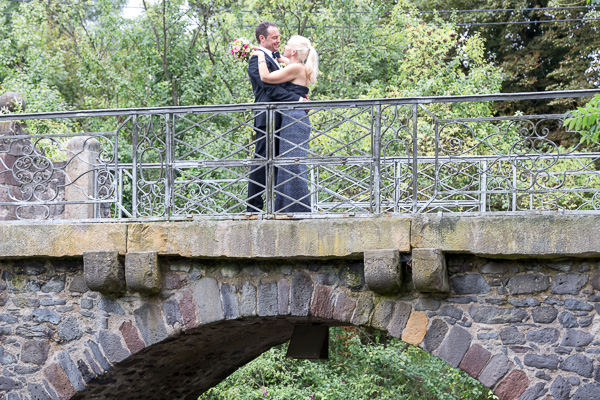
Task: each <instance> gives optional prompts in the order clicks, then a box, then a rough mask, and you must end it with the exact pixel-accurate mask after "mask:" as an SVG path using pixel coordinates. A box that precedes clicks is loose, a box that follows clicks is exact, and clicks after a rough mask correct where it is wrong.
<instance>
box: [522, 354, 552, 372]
mask: <svg viewBox="0 0 600 400" xmlns="http://www.w3.org/2000/svg"><path fill="white" fill-rule="evenodd" d="M523 363H524V364H525V365H527V366H528V367H533V368H538V369H549V370H552V371H554V370H555V369H556V368H558V356H557V355H555V354H550V355H546V354H525V358H524V360H523Z"/></svg>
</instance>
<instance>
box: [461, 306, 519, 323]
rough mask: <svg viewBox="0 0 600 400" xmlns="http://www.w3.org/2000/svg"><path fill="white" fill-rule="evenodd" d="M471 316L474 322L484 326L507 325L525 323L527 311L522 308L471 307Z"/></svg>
mask: <svg viewBox="0 0 600 400" xmlns="http://www.w3.org/2000/svg"><path fill="white" fill-rule="evenodd" d="M469 314H470V315H471V318H473V321H475V322H477V323H482V324H507V323H515V322H523V321H525V319H527V317H528V315H527V311H525V310H524V309H521V308H500V307H494V306H471V307H470V308H469Z"/></svg>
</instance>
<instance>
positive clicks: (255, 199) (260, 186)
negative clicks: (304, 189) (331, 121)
mask: <svg viewBox="0 0 600 400" xmlns="http://www.w3.org/2000/svg"><path fill="white" fill-rule="evenodd" d="M265 60H266V62H267V67H268V69H269V71H275V70H277V69H279V68H278V66H277V65H276V64H275V62H274V61H273V60H272V59H271V58H270V57H269V56H268V55H266V56H265ZM248 76H249V77H250V82H251V83H252V92H254V102H255V103H273V102H282V101H298V100H299V96H298V95H297V94H294V93H291V92H289V91H287V90H286V89H285V88H284V86H285V84H281V85H270V84H268V83H264V82H263V81H261V80H260V74H259V73H258V57H252V58H251V59H250V62H249V63H248ZM280 127H281V114H279V113H275V130H278V129H279V128H280ZM254 132H255V133H256V147H255V150H254V153H255V156H254V159H261V160H263V159H265V158H266V156H267V140H266V137H265V134H266V132H267V114H266V112H255V113H254ZM274 144H275V156H277V155H278V154H279V149H278V147H279V146H278V144H279V141H278V140H275V141H274ZM266 173H267V171H266V168H265V167H253V168H252V170H251V171H250V176H249V181H248V206H247V211H248V212H260V211H262V209H263V206H264V200H263V195H264V193H265V188H266Z"/></svg>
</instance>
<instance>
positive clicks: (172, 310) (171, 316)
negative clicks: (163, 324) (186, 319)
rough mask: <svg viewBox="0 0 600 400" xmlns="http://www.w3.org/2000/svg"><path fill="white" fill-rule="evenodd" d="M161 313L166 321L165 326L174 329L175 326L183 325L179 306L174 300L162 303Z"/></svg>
mask: <svg viewBox="0 0 600 400" xmlns="http://www.w3.org/2000/svg"><path fill="white" fill-rule="evenodd" d="M162 308H163V313H164V314H165V318H166V320H167V325H170V326H172V327H175V324H179V325H180V326H181V325H183V318H182V316H181V310H180V309H179V304H178V303H177V300H175V299H169V300H166V301H165V302H163V305H162Z"/></svg>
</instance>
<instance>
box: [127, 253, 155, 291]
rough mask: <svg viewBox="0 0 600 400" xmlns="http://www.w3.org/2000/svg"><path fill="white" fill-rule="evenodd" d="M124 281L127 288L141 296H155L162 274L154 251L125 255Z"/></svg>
mask: <svg viewBox="0 0 600 400" xmlns="http://www.w3.org/2000/svg"><path fill="white" fill-rule="evenodd" d="M125 281H126V282H127V288H128V289H129V290H132V291H134V292H138V293H142V294H148V295H150V294H155V293H158V292H160V289H161V287H162V274H161V272H160V264H159V262H158V253H157V252H156V251H140V252H131V253H127V254H125Z"/></svg>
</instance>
